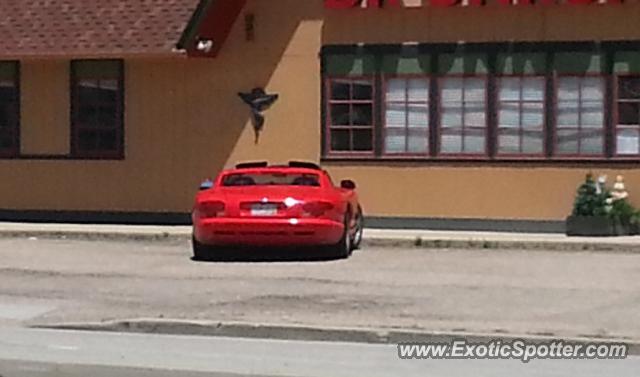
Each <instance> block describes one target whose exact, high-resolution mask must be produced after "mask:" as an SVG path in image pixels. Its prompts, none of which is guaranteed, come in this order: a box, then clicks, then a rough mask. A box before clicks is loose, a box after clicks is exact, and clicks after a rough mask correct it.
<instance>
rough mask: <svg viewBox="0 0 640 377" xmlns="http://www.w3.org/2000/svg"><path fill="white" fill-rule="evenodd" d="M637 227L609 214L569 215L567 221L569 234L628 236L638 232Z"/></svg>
mask: <svg viewBox="0 0 640 377" xmlns="http://www.w3.org/2000/svg"><path fill="white" fill-rule="evenodd" d="M635 228H636V227H629V226H625V225H622V224H620V223H618V222H616V221H614V220H612V219H610V218H609V217H607V216H569V217H567V221H566V233H567V235H568V236H583V237H612V236H627V235H631V234H636V229H635Z"/></svg>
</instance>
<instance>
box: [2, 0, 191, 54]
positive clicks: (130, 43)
mask: <svg viewBox="0 0 640 377" xmlns="http://www.w3.org/2000/svg"><path fill="white" fill-rule="evenodd" d="M199 3H200V1H199V0H0V35H1V36H2V37H0V58H5V59H6V58H16V59H17V58H28V57H52V56H70V57H90V56H96V57H99V56H132V55H161V54H165V55H167V54H171V53H174V52H175V49H176V45H177V44H178V42H179V41H180V38H181V36H182V35H183V33H184V32H185V29H187V26H188V25H189V22H190V20H191V19H192V17H193V15H194V12H195V10H196V8H198V4H199Z"/></svg>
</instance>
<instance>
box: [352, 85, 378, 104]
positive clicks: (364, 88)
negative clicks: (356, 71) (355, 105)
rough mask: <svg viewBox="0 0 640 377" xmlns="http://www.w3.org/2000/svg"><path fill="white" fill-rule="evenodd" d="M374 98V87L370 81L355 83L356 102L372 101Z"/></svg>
mask: <svg viewBox="0 0 640 377" xmlns="http://www.w3.org/2000/svg"><path fill="white" fill-rule="evenodd" d="M372 98H373V85H371V83H370V82H368V81H356V82H354V83H353V99H354V100H371V99H372Z"/></svg>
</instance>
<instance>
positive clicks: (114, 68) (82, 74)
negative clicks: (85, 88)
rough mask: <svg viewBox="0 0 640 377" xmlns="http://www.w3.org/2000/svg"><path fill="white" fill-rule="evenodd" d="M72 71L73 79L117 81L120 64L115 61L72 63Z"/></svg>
mask: <svg viewBox="0 0 640 377" xmlns="http://www.w3.org/2000/svg"><path fill="white" fill-rule="evenodd" d="M73 70H74V74H75V77H78V78H80V79H85V78H90V79H94V78H100V79H118V78H119V77H120V75H121V74H122V63H121V62H120V61H117V60H84V61H74V62H73Z"/></svg>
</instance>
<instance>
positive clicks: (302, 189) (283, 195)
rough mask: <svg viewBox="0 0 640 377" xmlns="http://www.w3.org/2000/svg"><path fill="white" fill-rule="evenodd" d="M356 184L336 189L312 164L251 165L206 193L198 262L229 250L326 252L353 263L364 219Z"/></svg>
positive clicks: (197, 233) (199, 210) (199, 219)
mask: <svg viewBox="0 0 640 377" xmlns="http://www.w3.org/2000/svg"><path fill="white" fill-rule="evenodd" d="M355 189H356V185H355V183H354V182H353V181H350V180H344V181H342V182H341V184H340V187H336V186H335V185H334V184H333V182H332V180H331V178H330V177H329V174H328V173H327V172H326V171H324V170H322V169H321V168H320V167H319V166H317V165H315V164H312V163H307V162H291V163H289V165H284V166H280V165H278V166H269V165H268V164H267V163H265V162H257V163H245V164H240V165H237V166H236V168H235V169H231V170H225V171H223V172H222V173H220V175H219V176H218V177H217V178H216V180H215V181H214V182H209V185H204V186H203V187H201V191H200V192H199V193H198V195H197V197H196V202H195V205H194V207H193V213H192V220H193V253H194V259H196V260H197V259H206V258H207V256H210V255H211V254H212V253H215V252H216V251H217V250H219V249H220V248H224V247H229V246H265V247H272V246H275V247H283V246H295V247H298V246H321V247H323V248H327V249H328V250H329V251H330V252H331V254H332V255H334V256H336V257H339V258H348V257H349V256H350V255H351V253H352V251H353V250H354V249H356V248H357V247H358V246H359V245H360V242H361V241H362V232H363V227H364V218H363V212H362V207H361V206H360V203H359V202H358V195H357V193H356V191H355Z"/></svg>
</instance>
